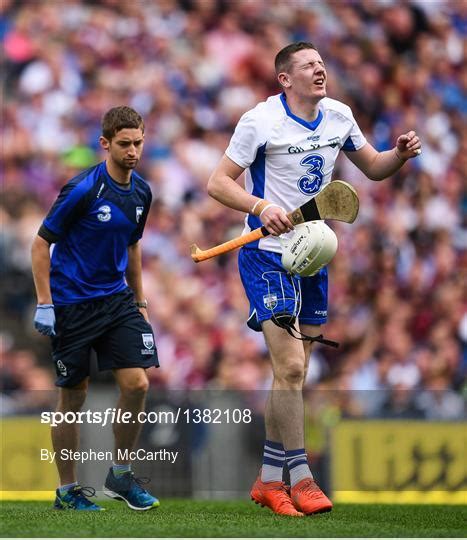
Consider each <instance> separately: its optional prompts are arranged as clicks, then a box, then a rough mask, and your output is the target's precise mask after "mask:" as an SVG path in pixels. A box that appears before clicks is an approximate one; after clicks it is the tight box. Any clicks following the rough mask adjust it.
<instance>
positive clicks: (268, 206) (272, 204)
mask: <svg viewBox="0 0 467 540" xmlns="http://www.w3.org/2000/svg"><path fill="white" fill-rule="evenodd" d="M271 206H277V208H280V209H281V210H284V212H285V209H284V208H282V206H279V205H278V204H276V203H269V204H267V205H266V206H265V207H264V208H263V209H262V210H261V214H260V215H259V217H260V218H261V216H262V215H263V212H265V211H266V210H267V209H268V208H271Z"/></svg>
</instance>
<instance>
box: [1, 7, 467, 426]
mask: <svg viewBox="0 0 467 540" xmlns="http://www.w3.org/2000/svg"><path fill="white" fill-rule="evenodd" d="M0 10H1V16H0V33H1V36H2V41H3V45H4V47H3V53H2V54H3V58H2V60H3V67H4V69H3V70H2V72H3V76H2V77H3V80H2V83H3V88H4V102H3V123H2V128H1V129H2V131H1V138H2V158H3V171H2V177H3V180H2V199H1V205H0V213H1V220H2V227H1V235H0V257H1V258H0V272H1V282H2V296H1V306H0V308H1V311H0V315H1V320H2V331H1V338H2V339H1V348H2V354H3V363H2V367H1V372H0V376H1V383H2V387H3V405H4V410H5V411H11V412H21V411H27V410H29V409H31V408H34V407H40V406H41V403H40V398H39V397H38V396H40V395H41V393H40V392H35V391H36V390H45V389H51V388H53V380H54V374H53V370H52V364H51V360H50V354H49V346H48V342H47V340H46V339H45V338H43V337H42V336H40V335H39V334H37V333H36V332H35V331H34V329H33V325H32V319H33V312H34V308H35V296H34V289H33V283H32V277H31V272H30V245H31V242H32V239H33V236H34V235H35V233H36V231H37V229H38V228H39V225H40V223H41V220H42V219H43V217H44V214H45V212H46V210H47V209H48V207H49V206H50V205H51V203H52V202H53V200H54V198H55V196H56V194H57V191H58V190H59V189H60V187H61V185H62V184H63V183H64V182H65V181H66V180H68V179H69V178H71V177H72V176H73V175H74V174H75V173H76V172H77V171H79V170H82V169H84V168H87V167H89V166H91V165H93V164H94V163H96V162H97V161H99V160H101V159H103V157H104V156H103V155H102V154H100V152H99V148H98V143H97V140H98V137H99V135H100V118H101V115H102V114H103V112H105V111H106V110H107V109H108V108H110V107H112V106H115V105H120V104H129V105H131V106H133V107H134V108H135V109H137V110H138V111H139V112H140V113H141V114H142V115H143V116H144V118H145V123H146V145H145V151H144V159H143V160H142V163H141V165H140V166H139V172H140V173H141V174H142V175H143V176H144V177H146V178H147V179H148V180H149V181H150V183H151V187H152V190H153V195H154V204H153V207H152V211H151V214H150V216H149V220H148V224H147V228H146V232H145V236H144V238H143V252H144V281H145V290H146V293H147V297H148V299H149V310H150V318H151V321H152V323H153V326H154V330H155V336H156V342H157V346H158V350H159V357H160V361H161V365H162V368H161V369H159V370H155V369H154V370H150V372H149V375H150V378H151V382H152V385H153V386H154V387H155V388H160V387H164V388H169V389H202V388H225V389H241V390H254V389H266V388H268V387H269V384H270V377H271V373H270V369H269V365H268V361H267V357H266V349H265V347H264V343H263V339H262V335H261V334H255V333H253V332H251V331H250V330H248V329H247V327H246V324H245V321H246V318H247V311H248V306H247V302H246V300H245V298H244V294H243V290H242V287H241V284H240V279H239V277H238V274H237V265H236V254H235V253H232V254H229V255H228V256H224V257H222V258H218V259H215V260H212V261H209V262H205V263H202V264H199V265H195V264H193V263H192V261H191V259H190V254H189V246H190V244H191V243H192V242H194V241H196V242H197V243H199V244H200V245H201V246H202V247H208V246H211V245H214V244H217V243H219V242H221V241H224V240H226V239H228V238H230V237H233V236H235V235H237V234H239V232H240V231H241V228H242V219H243V216H242V215H241V214H240V213H238V212H235V211H228V210H226V209H225V208H223V207H221V206H220V205H219V204H218V203H216V202H215V201H213V200H210V199H209V198H208V196H207V194H206V189H205V186H206V182H207V179H208V177H209V174H210V172H211V171H212V169H213V168H214V166H215V164H216V163H217V161H218V159H219V158H220V156H221V155H222V152H223V151H224V149H225V147H226V146H227V144H228V141H229V138H230V136H231V134H232V132H233V128H234V126H235V124H236V121H237V120H238V118H239V117H240V115H241V114H242V113H243V112H244V111H246V110H247V109H249V108H251V107H252V106H254V105H255V104H256V103H257V102H258V101H261V100H263V99H265V98H266V97H267V96H268V95H270V94H273V93H277V92H278V91H279V89H278V87H277V85H276V82H275V75H274V72H273V60H274V56H275V54H276V52H277V51H278V50H279V49H280V48H281V47H282V46H284V45H285V44H287V43H288V42H291V41H295V40H310V41H312V42H313V43H314V44H315V45H316V46H317V47H318V49H319V51H320V53H321V55H322V56H323V58H324V60H325V62H326V65H327V70H328V80H329V83H328V95H329V96H330V97H334V98H336V99H339V100H342V101H344V102H345V103H347V104H349V105H350V106H351V107H352V108H353V110H354V113H355V117H356V118H357V121H358V122H359V125H360V126H361V128H362V130H363V131H364V133H365V135H366V137H367V138H368V139H369V141H371V142H372V143H373V144H374V145H375V146H376V148H377V149H379V150H384V149H388V148H390V147H392V146H393V145H394V143H395V139H396V136H397V135H398V134H400V133H403V132H405V131H407V130H409V129H412V128H413V129H416V130H417V133H418V135H419V136H420V138H421V140H422V144H423V153H422V155H421V156H420V157H419V158H417V159H414V160H411V161H410V162H409V163H408V164H406V165H405V166H404V167H403V169H402V170H401V171H400V172H399V173H398V174H396V175H395V176H394V177H393V178H391V179H390V180H386V181H384V182H382V183H374V182H371V181H369V180H367V179H365V178H364V177H363V176H362V174H361V173H360V172H359V171H358V170H357V169H356V168H355V167H354V166H353V165H352V164H351V163H350V162H349V161H348V160H347V159H346V158H345V156H342V157H341V158H340V160H339V162H338V166H337V169H336V171H335V177H336V178H342V179H345V180H347V181H350V182H351V183H352V184H353V185H354V186H355V187H356V189H357V190H358V192H359V195H360V200H361V211H360V216H359V218H358V220H357V221H356V223H354V224H353V225H346V224H338V223H333V224H332V226H333V228H334V229H335V230H336V233H337V235H338V237H339V241H340V246H339V250H338V254H337V256H336V257H335V259H334V261H333V262H332V264H331V267H330V310H329V323H328V324H327V326H326V332H325V335H326V337H329V338H330V339H335V340H337V341H339V342H340V343H341V347H340V348H339V349H338V350H337V351H334V350H331V349H329V348H326V347H324V348H323V347H317V348H316V350H315V352H314V353H313V355H312V358H311V362H310V370H309V375H308V379H307V390H313V391H312V392H310V394H309V395H310V397H309V399H310V410H311V411H313V412H314V413H315V414H317V415H320V414H324V413H325V412H326V411H331V412H333V414H337V415H338V416H339V415H344V416H350V417H361V416H363V417H373V416H385V417H399V418H404V417H418V418H430V419H459V418H462V417H463V415H464V407H465V404H464V398H465V396H466V391H467V389H466V385H465V374H466V356H465V353H466V348H465V345H466V339H467V330H466V326H467V319H466V316H465V314H464V313H463V309H464V308H465V304H463V296H462V295H463V289H462V286H463V284H464V283H463V281H462V272H463V271H465V266H466V262H467V260H466V258H465V255H462V251H463V249H464V248H465V247H466V244H467V236H466V232H465V228H463V226H465V221H462V218H461V216H462V211H463V210H464V211H465V204H466V201H465V199H463V198H462V187H463V186H462V183H463V182H462V181H463V180H464V179H465V171H467V133H466V129H465V122H466V116H467V63H466V55H465V51H466V41H465V38H466V34H467V4H466V3H465V2H461V1H456V0H452V1H449V0H445V1H438V0H430V1H425V0H418V1H415V0H413V1H401V2H396V1H389V0H384V1H383V0H360V1H346V0H335V1H333V0H328V1H324V0H323V1H321V0H320V1H317V0H315V1H305V0H303V1H293V0H287V1H285V0H282V1H280V0H230V1H227V0H225V1H219V0H218V1H216V0H180V1H178V2H177V1H175V0H157V1H156V0H155V1H152V0H138V1H134V2H129V1H125V0H100V1H97V0H92V1H91V0H90V1H85V0H40V1H39V0H31V1H28V0H21V1H14V0H2V2H1V4H0ZM90 256H92V254H90ZM103 380H104V381H106V380H110V379H107V378H106V377H104V379H103ZM18 391H20V394H18ZM18 395H20V396H21V398H20V399H17V398H16V397H15V396H18ZM28 395H30V396H31V398H30V399H28V398H27V396H28ZM38 400H39V402H38Z"/></svg>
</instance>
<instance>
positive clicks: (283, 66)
mask: <svg viewBox="0 0 467 540" xmlns="http://www.w3.org/2000/svg"><path fill="white" fill-rule="evenodd" d="M304 49H314V50H315V51H317V50H318V49H317V48H316V47H315V46H314V45H313V43H311V42H310V41H297V42H296V43H291V44H290V45H287V47H284V48H283V49H281V50H280V51H279V52H278V53H277V54H276V59H275V60H274V67H275V68H276V74H277V75H279V73H282V72H283V71H289V70H290V65H291V56H292V54H294V53H296V52H298V51H303V50H304Z"/></svg>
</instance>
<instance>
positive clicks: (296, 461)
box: [285, 448, 313, 486]
mask: <svg viewBox="0 0 467 540" xmlns="http://www.w3.org/2000/svg"><path fill="white" fill-rule="evenodd" d="M285 458H286V460H287V466H288V468H289V473H290V485H291V486H294V485H295V484H298V482H300V480H303V479H304V478H313V475H312V474H311V471H310V467H309V466H308V458H307V455H306V452H305V449H304V448H299V449H298V450H286V452H285Z"/></svg>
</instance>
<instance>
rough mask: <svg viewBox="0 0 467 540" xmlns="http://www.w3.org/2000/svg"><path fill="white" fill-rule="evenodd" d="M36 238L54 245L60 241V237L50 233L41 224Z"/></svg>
mask: <svg viewBox="0 0 467 540" xmlns="http://www.w3.org/2000/svg"><path fill="white" fill-rule="evenodd" d="M37 234H38V236H40V237H41V238H43V239H44V240H45V241H46V242H48V243H49V244H56V243H57V242H58V240H59V239H60V235H59V234H56V233H54V232H52V231H51V230H50V229H48V228H47V227H46V226H45V225H44V224H42V225H41V226H40V228H39V230H38V232H37Z"/></svg>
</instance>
